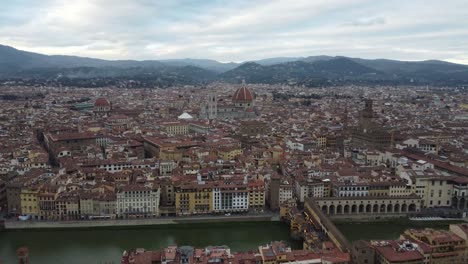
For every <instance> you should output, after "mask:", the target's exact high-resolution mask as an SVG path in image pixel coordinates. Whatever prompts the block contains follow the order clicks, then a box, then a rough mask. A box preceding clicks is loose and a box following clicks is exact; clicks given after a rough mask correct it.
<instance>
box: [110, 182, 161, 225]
mask: <svg viewBox="0 0 468 264" xmlns="http://www.w3.org/2000/svg"><path fill="white" fill-rule="evenodd" d="M159 198H160V189H159V187H156V186H142V185H136V184H135V185H128V186H125V187H123V188H122V189H121V190H120V191H119V192H118V193H117V215H118V216H119V217H124V218H127V217H132V216H133V217H155V216H159Z"/></svg>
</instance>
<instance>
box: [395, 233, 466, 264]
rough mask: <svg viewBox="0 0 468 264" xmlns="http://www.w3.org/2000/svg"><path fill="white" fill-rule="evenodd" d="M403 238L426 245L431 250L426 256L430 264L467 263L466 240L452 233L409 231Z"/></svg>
mask: <svg viewBox="0 0 468 264" xmlns="http://www.w3.org/2000/svg"><path fill="white" fill-rule="evenodd" d="M402 236H403V237H404V238H409V239H410V240H412V241H416V242H417V243H418V244H425V246H426V247H427V248H429V249H430V250H428V251H427V252H425V254H424V255H425V258H426V259H428V260H429V263H443V264H445V263H466V262H465V251H466V249H467V246H466V240H465V239H464V238H462V237H460V236H458V235H456V234H455V233H453V232H451V231H446V230H434V229H430V228H426V229H408V230H406V231H405V233H404V234H403V235H402Z"/></svg>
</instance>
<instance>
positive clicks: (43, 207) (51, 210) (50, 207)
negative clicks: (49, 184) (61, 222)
mask: <svg viewBox="0 0 468 264" xmlns="http://www.w3.org/2000/svg"><path fill="white" fill-rule="evenodd" d="M38 197H39V219H41V220H55V219H57V210H56V207H55V199H56V198H57V194H56V192H55V191H54V190H45V189H41V191H40V192H39V194H38Z"/></svg>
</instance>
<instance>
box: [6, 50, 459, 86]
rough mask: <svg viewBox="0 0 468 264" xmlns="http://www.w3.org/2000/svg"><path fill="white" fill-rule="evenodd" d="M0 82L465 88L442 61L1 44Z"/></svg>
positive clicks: (456, 66) (456, 69)
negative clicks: (214, 55)
mask: <svg viewBox="0 0 468 264" xmlns="http://www.w3.org/2000/svg"><path fill="white" fill-rule="evenodd" d="M0 78H3V79H5V78H35V79H47V80H51V79H53V80H57V79H63V78H65V79H67V80H69V79H95V78H112V79H118V80H121V79H137V80H144V81H145V83H151V84H155V85H157V84H158V83H164V84H165V85H170V84H205V83H208V82H211V81H214V80H222V81H226V82H235V83H238V82H240V81H241V80H245V81H247V82H249V83H290V84H304V85H312V86H314V85H331V84H342V83H357V84H395V85H398V84H434V85H467V84H468V66H467V65H461V64H455V63H449V62H444V61H437V60H429V61H417V62H408V61H397V60H386V59H376V60H368V59H360V58H348V57H343V56H337V57H333V56H310V57H276V58H267V59H262V60H257V61H252V62H244V63H234V62H230V63H222V62H218V61H215V60H207V59H190V58H187V59H172V60H160V61H158V60H145V61H136V60H102V59H94V58H85V57H77V56H62V55H54V56H48V55H43V54H38V53H33V52H27V51H21V50H17V49H15V48H12V47H9V46H3V45H0Z"/></svg>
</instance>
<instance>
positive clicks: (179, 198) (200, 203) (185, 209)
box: [174, 182, 213, 215]
mask: <svg viewBox="0 0 468 264" xmlns="http://www.w3.org/2000/svg"><path fill="white" fill-rule="evenodd" d="M174 190H175V208H176V214H177V215H191V214H209V213H212V212H213V195H212V191H213V188H212V186H211V185H210V184H198V183H192V182H190V183H183V184H180V185H176V186H174Z"/></svg>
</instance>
